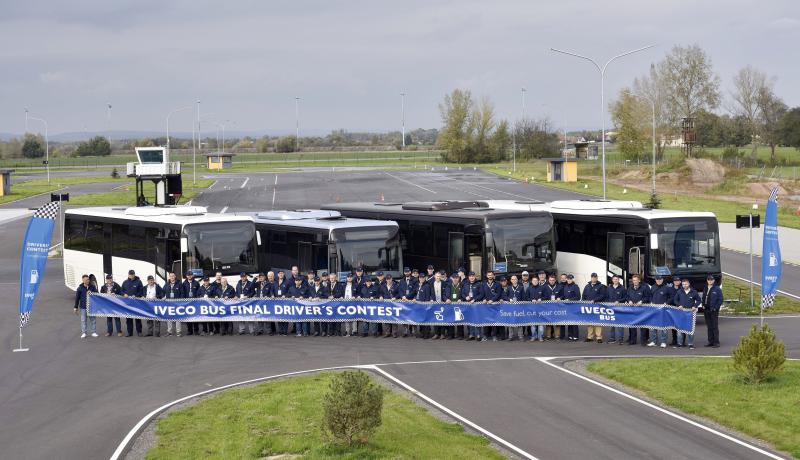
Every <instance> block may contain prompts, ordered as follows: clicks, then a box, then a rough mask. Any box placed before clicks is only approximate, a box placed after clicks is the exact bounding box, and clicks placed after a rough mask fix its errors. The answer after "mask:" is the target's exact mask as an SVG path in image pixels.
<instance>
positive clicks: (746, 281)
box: [722, 272, 800, 300]
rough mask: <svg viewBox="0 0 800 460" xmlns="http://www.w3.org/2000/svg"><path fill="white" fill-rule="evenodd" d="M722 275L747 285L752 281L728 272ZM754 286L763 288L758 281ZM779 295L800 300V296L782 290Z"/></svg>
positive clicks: (754, 282)
mask: <svg viewBox="0 0 800 460" xmlns="http://www.w3.org/2000/svg"><path fill="white" fill-rule="evenodd" d="M722 274H723V275H725V276H730V277H731V278H736V279H737V280H739V281H744V282H745V283H749V282H750V280H748V279H744V278H742V277H741V276H736V275H733V274H731V273H728V272H722ZM753 284H754V285H756V286H758V287H761V283H759V282H757V281H753ZM778 293H779V294H783V295H785V296H788V297H791V298H793V299H795V300H800V296H797V295H794V294H790V293H788V292H786V291H781V290H780V289H778Z"/></svg>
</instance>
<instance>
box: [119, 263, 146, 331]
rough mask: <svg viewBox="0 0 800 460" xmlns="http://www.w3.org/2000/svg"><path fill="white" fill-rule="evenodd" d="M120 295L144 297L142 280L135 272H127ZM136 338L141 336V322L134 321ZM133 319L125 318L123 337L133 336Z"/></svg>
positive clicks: (138, 320)
mask: <svg viewBox="0 0 800 460" xmlns="http://www.w3.org/2000/svg"><path fill="white" fill-rule="evenodd" d="M122 295H123V296H125V297H142V296H143V295H144V286H143V285H142V280H140V279H139V277H138V276H136V272H135V271H133V270H128V278H126V279H125V281H123V282H122ZM135 321H136V336H137V337H141V336H142V320H140V319H138V318H137V319H136V320H135ZM133 325H134V319H133V318H125V331H126V333H125V336H126V337H130V336H132V335H133Z"/></svg>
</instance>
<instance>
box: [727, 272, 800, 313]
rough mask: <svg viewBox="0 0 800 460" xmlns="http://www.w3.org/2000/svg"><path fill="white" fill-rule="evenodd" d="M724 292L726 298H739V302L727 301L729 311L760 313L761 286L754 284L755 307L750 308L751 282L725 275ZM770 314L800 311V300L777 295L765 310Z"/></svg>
mask: <svg viewBox="0 0 800 460" xmlns="http://www.w3.org/2000/svg"><path fill="white" fill-rule="evenodd" d="M722 294H723V298H724V299H725V300H733V299H739V300H740V301H739V302H729V303H726V305H727V306H728V308H730V311H729V313H733V314H738V315H758V314H759V313H760V305H761V288H760V287H759V286H756V285H754V286H753V299H754V301H755V306H754V308H750V284H749V283H746V282H743V281H739V280H737V279H734V278H731V277H730V276H725V277H724V279H723V283H722ZM764 313H765V314H768V315H778V314H784V313H800V301H798V300H795V299H792V298H790V297H787V296H784V295H778V296H776V297H775V303H774V304H773V306H772V307H771V308H769V309H768V310H765V311H764Z"/></svg>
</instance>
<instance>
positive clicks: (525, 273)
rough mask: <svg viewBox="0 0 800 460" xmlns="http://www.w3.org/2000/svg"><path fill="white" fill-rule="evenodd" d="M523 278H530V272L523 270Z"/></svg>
mask: <svg viewBox="0 0 800 460" xmlns="http://www.w3.org/2000/svg"><path fill="white" fill-rule="evenodd" d="M522 276H530V273H528V270H523V271H522Z"/></svg>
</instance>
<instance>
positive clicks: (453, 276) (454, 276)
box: [450, 273, 458, 278]
mask: <svg viewBox="0 0 800 460" xmlns="http://www.w3.org/2000/svg"><path fill="white" fill-rule="evenodd" d="M450 278H458V273H453V274H452V275H450Z"/></svg>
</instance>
